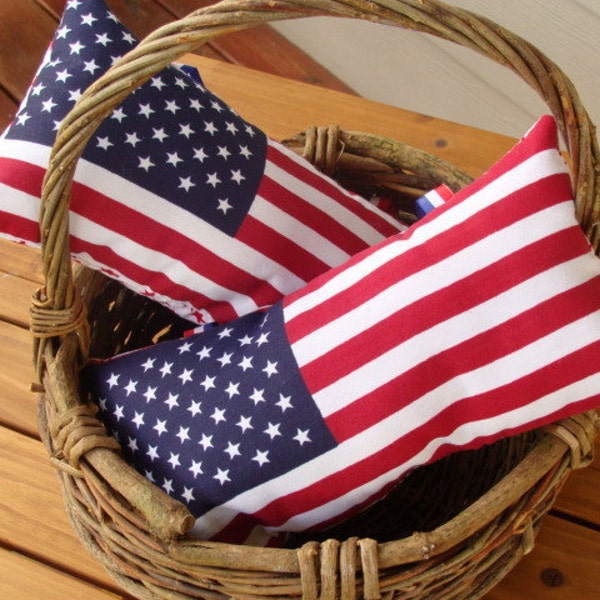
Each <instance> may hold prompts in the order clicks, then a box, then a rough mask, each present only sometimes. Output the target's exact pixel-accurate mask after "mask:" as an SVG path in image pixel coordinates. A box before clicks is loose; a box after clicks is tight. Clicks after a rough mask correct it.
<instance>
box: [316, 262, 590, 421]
mask: <svg viewBox="0 0 600 600" xmlns="http://www.w3.org/2000/svg"><path fill="white" fill-rule="evenodd" d="M596 262H597V259H595V257H593V255H591V254H589V255H587V254H586V255H585V256H581V257H578V258H575V259H572V260H570V261H568V262H566V263H564V264H562V265H558V266H556V267H553V268H552V269H548V270H547V271H544V272H542V273H540V274H539V275H536V276H535V277H532V278H530V279H528V280H527V281H524V282H523V283H521V284H519V285H517V286H514V287H513V288H511V289H509V290H507V291H505V292H503V293H502V294H499V295H498V296H495V297H494V298H491V299H489V300H487V301H485V302H483V303H481V304H479V305H477V306H474V307H473V308H471V309H470V310H468V311H464V312H462V313H460V314H458V315H456V316H454V317H452V318H450V319H447V320H446V321H443V322H441V323H438V324H437V325H435V326H433V327H431V328H429V329H428V330H425V331H422V332H420V333H419V334H417V335H415V336H413V337H412V338H410V339H408V340H406V341H405V342H403V343H402V344H400V345H398V346H396V347H394V348H392V349H391V350H389V351H388V352H385V353H384V354H381V355H380V356H378V357H377V358H375V359H373V360H371V361H370V362H367V363H364V364H362V365H361V366H360V367H359V368H357V369H355V370H354V371H352V372H351V373H349V374H348V375H346V376H345V377H342V378H340V379H338V380H337V381H335V382H334V383H332V384H331V385H329V386H327V387H326V388H323V389H322V390H320V391H319V392H317V393H315V394H313V399H314V400H315V402H316V403H317V406H318V407H319V410H320V411H321V413H322V414H323V415H324V416H325V417H327V416H329V415H331V414H333V413H335V412H337V411H338V410H340V409H341V408H343V407H345V406H348V405H350V404H351V403H352V402H353V401H355V400H357V399H359V398H362V397H363V396H366V395H367V394H370V393H372V392H373V391H374V390H376V389H377V388H379V387H380V386H382V385H384V384H386V383H388V382H389V381H391V380H392V379H394V378H395V377H398V376H399V375H400V374H401V373H403V372H406V371H408V370H410V369H412V368H414V367H415V366H417V365H419V364H420V363H422V362H423V361H425V360H427V359H428V358H431V357H432V356H435V355H437V354H438V353H440V352H443V351H445V350H448V349H450V348H453V347H455V346H457V345H458V344H460V343H462V342H463V341H465V340H468V339H471V338H472V337H474V336H476V335H479V334H481V333H483V332H485V331H488V330H489V329H491V328H493V327H496V326H498V325H500V324H502V323H504V322H505V321H507V320H509V319H511V318H513V317H516V316H517V315H519V314H521V313H523V312H525V311H526V310H528V309H530V308H533V307H535V306H537V305H539V304H540V303H542V302H544V301H545V300H548V299H550V298H552V297H554V296H556V295H557V294H560V293H562V292H564V291H567V290H570V289H571V288H573V287H575V286H577V285H579V284H581V283H583V282H585V281H589V280H590V279H592V278H593V277H597V276H598V266H597V264H596ZM596 330H598V329H596ZM496 379H497V378H496Z"/></svg>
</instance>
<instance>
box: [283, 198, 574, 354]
mask: <svg viewBox="0 0 600 600" xmlns="http://www.w3.org/2000/svg"><path fill="white" fill-rule="evenodd" d="M572 208H573V203H572V202H571V201H568V202H564V203H562V204H560V205H557V206H553V207H551V208H548V209H546V210H544V211H541V212H538V213H536V214H534V215H531V216H529V217H526V218H525V219H523V220H521V221H519V222H517V223H514V224H513V225H510V226H508V227H506V228H504V229H501V230H500V231H498V232H496V233H493V234H491V235H489V236H488V237H486V238H483V239H482V240H480V241H478V242H476V243H474V244H472V245H471V246H467V247H466V248H464V249H463V250H460V251H459V252H457V253H455V254H453V255H451V256H449V257H447V258H445V259H444V260H441V261H439V262H438V263H436V264H434V265H432V266H430V267H427V268H425V269H423V270H421V271H418V272H417V273H415V274H413V275H411V276H409V277H406V278H405V279H402V280H400V281H399V282H398V283H396V284H394V285H391V286H390V287H388V288H387V289H385V290H383V291H382V292H380V293H379V294H377V295H375V296H373V297H372V298H370V299H369V300H367V301H365V302H363V303H361V304H360V305H358V306H357V307H356V308H354V309H353V310H349V311H348V312H346V313H344V314H343V315H341V316H340V317H338V318H336V319H334V320H332V321H330V322H328V323H326V324H325V325H323V326H322V327H321V328H319V329H316V330H314V331H312V332H311V333H309V334H307V335H306V336H305V337H304V338H302V339H300V340H298V341H297V342H295V343H294V344H292V350H293V352H294V356H295V357H296V360H297V361H298V364H299V365H300V366H304V365H305V364H307V363H309V362H311V361H313V360H316V359H318V358H320V357H322V356H324V355H325V354H327V353H328V352H330V351H331V350H333V349H334V348H337V347H338V346H340V345H341V344H343V343H344V342H346V341H348V340H350V339H352V338H353V337H355V336H357V335H361V334H362V333H363V332H364V331H365V330H366V329H368V328H369V327H371V326H373V325H376V324H377V323H379V322H381V321H382V320H384V319H386V318H387V317H389V316H391V315H393V314H394V313H396V312H397V311H398V310H401V309H402V308H404V307H406V306H410V305H411V304H413V303H414V302H417V301H419V300H422V299H423V298H425V297H426V296H428V295H430V294H434V293H436V292H438V291H440V290H442V289H444V288H446V287H448V286H450V285H452V284H454V283H456V282H457V281H460V280H461V279H463V278H465V277H467V276H469V275H471V274H473V273H475V272H477V271H479V270H481V269H483V268H485V267H487V266H489V265H491V264H493V263H495V262H496V261H498V260H501V259H503V258H505V257H506V256H508V255H510V254H513V253H515V252H518V251H519V250H522V249H523V248H524V247H525V246H528V245H529V244H531V243H533V242H536V241H538V240H541V239H544V238H545V237H546V236H548V235H549V234H551V233H554V232H556V231H560V230H561V229H564V228H568V227H571V226H573V225H574V220H573V218H572Z"/></svg>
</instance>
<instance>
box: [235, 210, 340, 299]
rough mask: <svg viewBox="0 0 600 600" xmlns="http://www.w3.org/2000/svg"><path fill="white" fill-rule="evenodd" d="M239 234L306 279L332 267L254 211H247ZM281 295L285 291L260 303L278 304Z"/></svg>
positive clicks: (249, 244)
mask: <svg viewBox="0 0 600 600" xmlns="http://www.w3.org/2000/svg"><path fill="white" fill-rule="evenodd" d="M236 238H237V239H238V240H240V241H241V242H243V243H244V244H246V245H248V246H251V247H252V248H254V249H255V250H257V251H258V252H260V253H261V254H263V255H264V256H266V257H268V258H270V259H271V260H273V261H274V262H276V263H278V264H279V265H281V266H282V267H283V268H285V269H287V270H288V271H290V272H291V273H293V274H294V275H295V276H296V277H299V278H300V279H302V280H303V281H309V280H311V279H312V278H313V277H316V276H317V275H320V274H321V273H324V272H325V271H327V269H328V268H329V265H327V264H326V263H325V262H323V261H321V260H320V259H319V258H317V257H316V256H315V255H314V254H312V253H311V252H310V251H309V250H307V249H305V248H303V247H302V246H299V245H298V244H296V243H294V242H292V241H291V240H290V239H289V238H287V237H285V235H283V234H282V233H280V232H278V231H276V230H274V229H271V228H270V227H268V226H267V225H265V224H264V223H262V222H261V221H259V220H258V219H255V218H254V217H253V216H252V215H251V214H248V215H246V218H245V219H244V222H243V223H242V226H241V227H240V228H239V229H238V232H237V234H236ZM280 299H281V293H280V294H279V295H278V296H277V298H275V297H274V296H271V298H268V297H267V298H265V300H266V301H265V302H263V304H260V305H259V306H267V305H268V304H274V303H275V302H277V301H278V300H280Z"/></svg>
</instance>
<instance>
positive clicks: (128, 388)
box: [125, 379, 138, 396]
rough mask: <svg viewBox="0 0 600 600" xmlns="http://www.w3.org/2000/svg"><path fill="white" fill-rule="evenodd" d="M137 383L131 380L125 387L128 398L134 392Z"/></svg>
mask: <svg viewBox="0 0 600 600" xmlns="http://www.w3.org/2000/svg"><path fill="white" fill-rule="evenodd" d="M137 383H138V382H137V381H133V380H131V379H130V380H129V383H128V384H127V385H126V386H125V391H126V392H127V395H128V396H129V394H131V393H133V392H135V391H136V387H137Z"/></svg>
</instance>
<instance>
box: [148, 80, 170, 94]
mask: <svg viewBox="0 0 600 600" xmlns="http://www.w3.org/2000/svg"><path fill="white" fill-rule="evenodd" d="M150 85H151V86H152V87H155V88H157V89H158V90H159V91H160V90H162V89H163V88H164V87H165V85H167V84H166V83H165V82H164V81H163V80H162V79H161V78H160V77H153V78H152V80H151V82H150Z"/></svg>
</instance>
